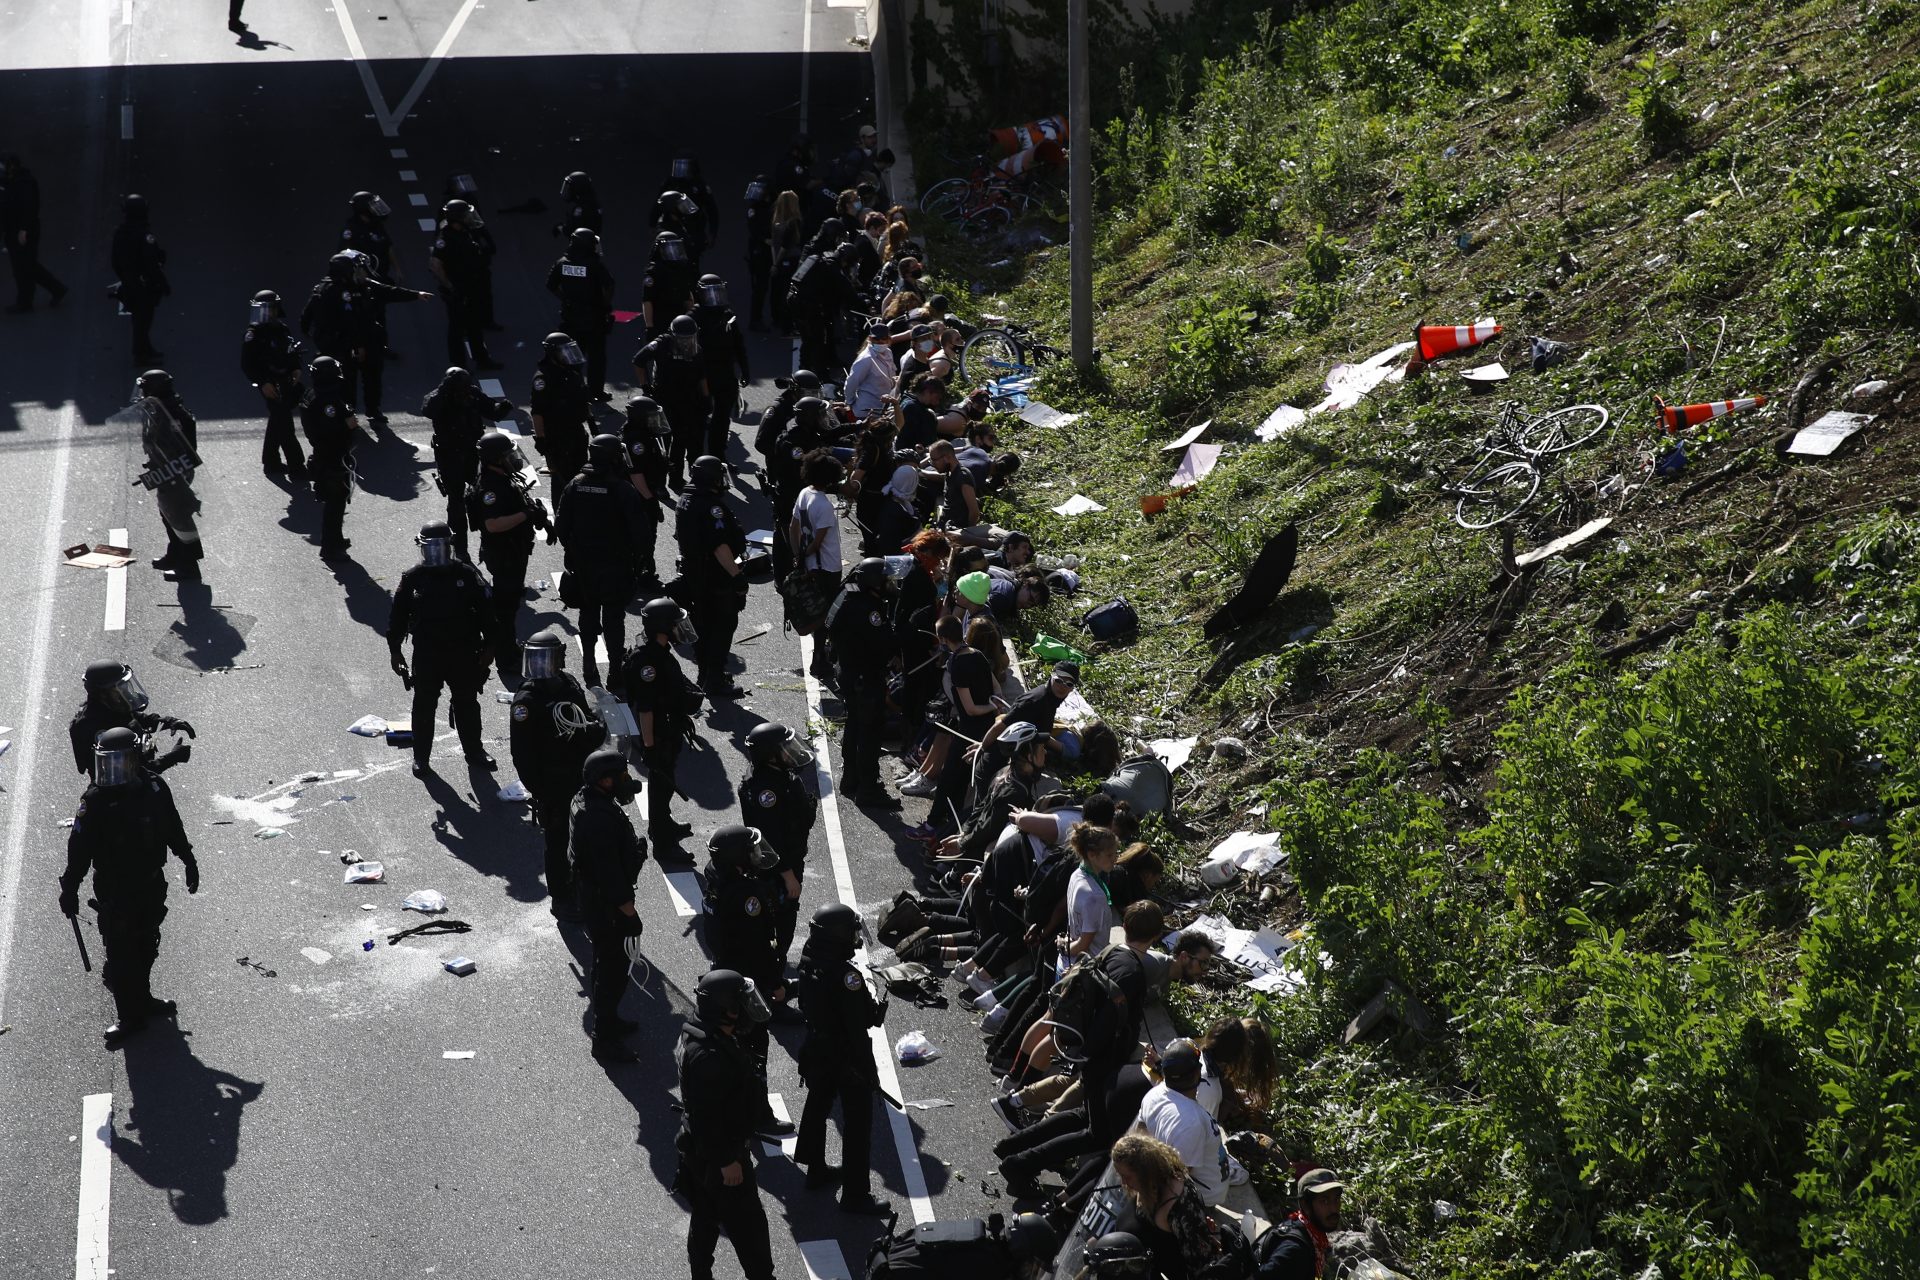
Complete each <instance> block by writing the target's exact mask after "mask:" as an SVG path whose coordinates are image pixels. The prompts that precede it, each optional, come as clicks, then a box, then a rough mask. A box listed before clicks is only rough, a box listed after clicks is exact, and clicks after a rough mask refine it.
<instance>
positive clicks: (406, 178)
mask: <svg viewBox="0 0 1920 1280" xmlns="http://www.w3.org/2000/svg"><path fill="white" fill-rule="evenodd" d="M419 180H420V175H419V174H418V173H416V172H414V171H413V170H412V169H402V170H401V171H400V181H402V182H418V181H419Z"/></svg>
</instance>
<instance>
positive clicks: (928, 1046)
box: [893, 1031, 940, 1067]
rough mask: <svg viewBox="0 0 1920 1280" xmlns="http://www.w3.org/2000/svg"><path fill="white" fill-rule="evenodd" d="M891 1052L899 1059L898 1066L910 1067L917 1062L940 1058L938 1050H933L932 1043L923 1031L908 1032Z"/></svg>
mask: <svg viewBox="0 0 1920 1280" xmlns="http://www.w3.org/2000/svg"><path fill="white" fill-rule="evenodd" d="M893 1052H894V1055H895V1056H896V1057H898V1058H899V1059H900V1065H902V1066H906V1067H910V1066H913V1065H914V1064H915V1063H919V1062H932V1061H933V1060H934V1059H935V1058H937V1057H939V1056H940V1050H938V1049H936V1048H934V1046H933V1041H931V1040H929V1039H927V1033H926V1032H924V1031H909V1032H907V1034H905V1035H903V1036H901V1037H900V1039H899V1040H898V1041H897V1042H896V1043H895V1044H894V1046H893Z"/></svg>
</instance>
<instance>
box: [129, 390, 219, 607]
mask: <svg viewBox="0 0 1920 1280" xmlns="http://www.w3.org/2000/svg"><path fill="white" fill-rule="evenodd" d="M139 390H140V399H139V401H138V402H137V403H136V404H135V406H134V407H135V408H136V409H138V410H139V412H140V447H141V449H142V450H143V451H144V452H145V453H146V455H147V467H146V470H144V471H142V472H141V473H140V475H139V478H138V479H136V480H135V481H134V483H136V484H139V485H142V486H144V487H145V488H147V489H150V490H152V491H153V496H154V500H155V502H156V503H157V504H158V505H159V508H160V524H161V527H162V528H164V529H165V530H166V531H167V550H166V554H165V555H163V556H161V557H160V558H159V559H157V560H155V561H154V562H153V567H154V568H156V569H160V570H163V571H165V572H168V573H171V574H173V575H174V577H176V578H180V579H197V578H198V577H199V576H200V559H201V557H202V556H203V555H205V554H206V553H205V552H204V551H203V550H202V549H201V546H200V529H199V526H198V524H197V523H196V522H195V520H194V517H195V516H196V515H198V514H199V512H200V499H198V498H196V497H195V496H194V493H193V472H194V468H196V467H198V466H199V465H200V455H199V454H198V453H196V452H194V447H193V429H192V424H193V415H192V414H190V413H188V412H187V407H186V406H185V405H184V404H181V403H180V396H179V393H178V392H177V391H175V390H174V387H173V379H172V378H170V377H168V376H167V372H166V370H164V369H149V370H147V372H145V373H143V374H141V375H140V382H139ZM170 405H171V406H178V411H179V412H178V414H177V415H176V413H175V412H174V410H173V408H171V407H169V406H170ZM182 417H184V419H185V422H184V423H183V422H182V421H181V418H182Z"/></svg>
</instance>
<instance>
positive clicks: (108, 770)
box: [93, 734, 140, 787]
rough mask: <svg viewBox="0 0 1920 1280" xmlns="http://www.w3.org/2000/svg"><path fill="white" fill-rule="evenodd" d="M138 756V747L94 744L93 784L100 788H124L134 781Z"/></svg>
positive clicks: (103, 735)
mask: <svg viewBox="0 0 1920 1280" xmlns="http://www.w3.org/2000/svg"><path fill="white" fill-rule="evenodd" d="M101 736H102V737H105V736H106V735H105V734H102V735H101ZM139 755H140V748H139V747H138V746H133V747H108V746H103V745H101V744H100V743H97V742H96V743H95V744H94V747H93V780H94V782H95V783H96V784H97V785H99V786H102V787H124V786H126V785H127V784H128V783H129V782H132V781H133V780H134V776H135V772H134V771H135V770H136V769H137V768H138V767H139V763H140V762H139V759H138V757H139Z"/></svg>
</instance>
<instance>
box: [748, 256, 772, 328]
mask: <svg viewBox="0 0 1920 1280" xmlns="http://www.w3.org/2000/svg"><path fill="white" fill-rule="evenodd" d="M753 249H754V251H753V252H752V253H749V254H748V255H747V279H748V280H749V281H750V282H751V289H750V292H751V294H752V302H751V304H750V305H749V306H748V308H747V319H748V321H749V322H750V323H752V325H753V327H754V328H756V329H758V328H759V327H760V320H761V317H762V316H764V315H765V314H766V308H767V284H768V282H769V281H770V280H771V279H772V278H773V263H772V262H771V261H769V260H768V254H767V247H766V246H765V245H764V244H762V245H755V246H753Z"/></svg>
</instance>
